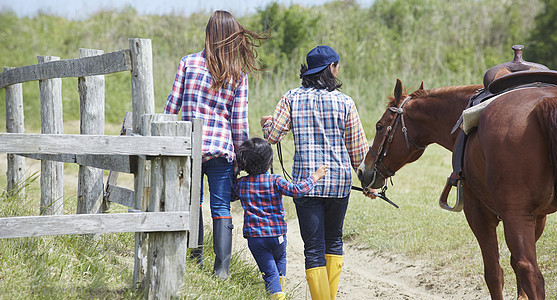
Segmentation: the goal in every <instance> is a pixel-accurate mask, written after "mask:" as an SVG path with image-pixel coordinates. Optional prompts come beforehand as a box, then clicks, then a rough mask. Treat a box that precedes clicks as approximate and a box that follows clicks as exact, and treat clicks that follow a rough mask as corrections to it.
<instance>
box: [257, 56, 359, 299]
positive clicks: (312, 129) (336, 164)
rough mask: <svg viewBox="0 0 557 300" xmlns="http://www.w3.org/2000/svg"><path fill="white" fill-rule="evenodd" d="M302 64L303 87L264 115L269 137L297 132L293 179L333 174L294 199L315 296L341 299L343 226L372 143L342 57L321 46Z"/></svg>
mask: <svg viewBox="0 0 557 300" xmlns="http://www.w3.org/2000/svg"><path fill="white" fill-rule="evenodd" d="M306 59H307V66H305V65H302V66H301V70H300V78H301V79H302V86H301V87H299V88H295V89H293V90H290V91H288V92H287V93H286V94H284V96H282V98H281V99H280V101H279V103H278V104H277V106H276V109H275V112H274V114H273V115H272V116H264V117H262V118H261V125H262V126H263V131H264V135H265V138H267V140H268V141H269V142H270V143H277V142H279V141H280V140H281V139H282V138H283V137H284V136H285V135H286V133H287V132H288V131H289V130H292V133H293V136H294V145H295V153H294V164H293V167H292V177H293V181H295V182H299V181H302V180H304V179H305V178H307V177H308V176H310V175H311V174H312V173H313V172H315V170H316V169H317V168H318V167H319V166H321V165H326V166H327V167H328V168H329V172H328V173H327V175H326V176H325V177H324V178H323V179H322V180H320V181H319V182H317V184H316V185H315V187H314V189H313V190H312V191H310V192H309V193H308V194H306V195H305V196H304V197H300V198H294V203H295V205H296V213H297V215H298V221H299V224H300V233H301V235H302V239H303V241H304V256H305V268H306V279H307V282H308V285H309V289H310V293H311V297H312V299H335V298H336V294H337V290H338V282H339V278H340V269H341V267H342V265H343V262H342V255H343V252H342V226H343V223H344V216H345V214H346V209H347V207H348V198H349V196H350V188H351V186H352V178H351V170H350V168H353V169H354V170H356V169H357V168H358V165H359V164H360V162H361V161H362V159H363V158H364V155H365V153H366V151H367V148H368V144H367V140H366V137H365V133H364V130H363V128H362V125H361V123H360V118H359V116H358V112H357V110H356V106H355V104H354V101H353V100H352V99H351V98H350V97H349V96H347V95H345V94H343V93H341V92H340V91H338V89H339V88H340V87H341V83H340V81H339V80H338V79H337V75H338V71H339V60H340V57H339V55H338V54H337V53H336V52H335V50H333V48H331V47H329V46H318V47H316V48H314V49H313V50H311V51H310V52H309V53H308V55H307V58H306Z"/></svg>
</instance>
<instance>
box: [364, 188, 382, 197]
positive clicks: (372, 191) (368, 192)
mask: <svg viewBox="0 0 557 300" xmlns="http://www.w3.org/2000/svg"><path fill="white" fill-rule="evenodd" d="M379 191H380V190H379V189H364V196H366V197H369V198H371V199H375V198H377V195H376V194H377V193H379Z"/></svg>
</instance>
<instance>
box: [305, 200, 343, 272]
mask: <svg viewBox="0 0 557 300" xmlns="http://www.w3.org/2000/svg"><path fill="white" fill-rule="evenodd" d="M349 197H350V195H348V196H346V197H344V198H320V197H302V198H295V199H294V204H295V205H296V214H297V215H298V222H299V224H300V234H301V235H302V240H303V241H304V256H305V265H306V270H307V269H312V268H317V267H323V266H325V265H326V264H327V261H326V260H325V254H334V255H342V226H343V225H344V216H345V215H346V209H347V208H348V198H349Z"/></svg>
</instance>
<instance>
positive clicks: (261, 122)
mask: <svg viewBox="0 0 557 300" xmlns="http://www.w3.org/2000/svg"><path fill="white" fill-rule="evenodd" d="M270 118H272V116H263V117H261V120H260V121H259V123H260V124H261V127H263V125H265V122H267V120H268V119H270Z"/></svg>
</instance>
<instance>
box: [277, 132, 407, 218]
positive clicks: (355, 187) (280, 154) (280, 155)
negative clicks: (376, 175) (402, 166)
mask: <svg viewBox="0 0 557 300" xmlns="http://www.w3.org/2000/svg"><path fill="white" fill-rule="evenodd" d="M369 150H371V147H370V148H369ZM277 156H278V159H279V162H280V167H281V168H282V174H283V175H284V177H285V178H288V180H290V181H292V176H290V174H288V172H287V171H286V169H285V168H284V161H283V158H282V146H281V145H280V142H278V143H277ZM271 173H273V170H272V167H271ZM350 188H351V189H352V190H355V191H359V192H364V191H368V189H367V188H361V187H357V186H351V187H350ZM386 191H387V186H386V185H385V186H384V187H383V188H382V189H381V192H379V193H374V192H370V193H371V194H373V195H375V196H376V197H379V198H381V199H383V200H385V201H387V202H388V203H389V204H391V205H392V206H394V207H396V208H398V205H396V204H395V203H394V202H393V201H391V200H390V199H389V198H387V196H386V195H385V192H386ZM368 192H369V191H368Z"/></svg>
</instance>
